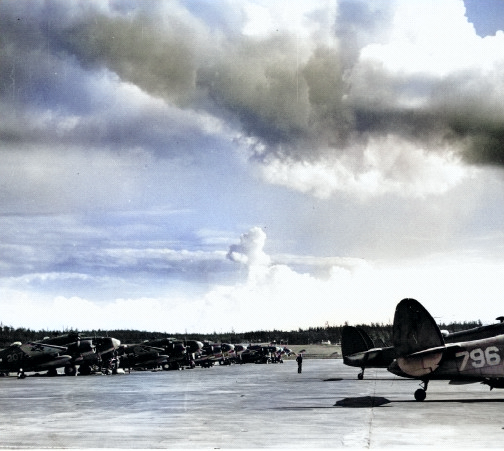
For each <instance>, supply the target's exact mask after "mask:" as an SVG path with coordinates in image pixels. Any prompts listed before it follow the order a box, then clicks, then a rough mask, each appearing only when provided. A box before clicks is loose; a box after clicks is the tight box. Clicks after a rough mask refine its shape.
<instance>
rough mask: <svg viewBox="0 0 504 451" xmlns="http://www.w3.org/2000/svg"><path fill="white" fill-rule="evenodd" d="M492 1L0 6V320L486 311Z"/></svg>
mask: <svg viewBox="0 0 504 451" xmlns="http://www.w3.org/2000/svg"><path fill="white" fill-rule="evenodd" d="M503 30H504V0H477V1H475V0H471V1H469V0H466V1H465V2H464V1H463V0H397V1H395V0H383V1H382V0H373V1H363V0H338V1H323V0H306V1H299V0H298V1H293V0H275V1H271V0H256V1H248V0H232V1H231V0H222V1H213V0H170V1H149V0H144V1H134V0H109V1H104V0H86V1H75V0H73V1H72V0H70V1H69V0H60V1H57V0H47V1H42V0H30V1H27V0H2V2H1V3H0V39H1V41H0V60H1V61H2V64H1V65H0V78H1V83H0V114H1V117H2V120H1V121H0V158H1V164H0V230H1V234H0V322H1V323H2V324H3V325H9V326H12V327H26V328H32V329H36V330H40V329H44V330H64V329H69V328H73V329H78V330H93V329H95V330H96V329H102V330H103V329H104V330H112V329H139V330H148V331H159V332H168V333H183V332H191V333H197V332H199V333H212V332H233V331H234V332H245V331H252V330H271V329H277V330H296V329H298V328H308V327H325V326H328V325H329V326H337V325H342V324H344V323H345V322H348V323H349V324H359V323H371V322H376V323H391V322H392V320H393V317H394V311H395V306H396V305H397V303H398V302H399V301H400V300H401V299H403V298H407V297H411V298H415V299H417V300H418V301H420V302H421V303H422V304H423V305H424V306H425V307H426V308H427V309H428V310H429V311H430V312H431V314H432V315H433V316H434V317H435V318H436V319H437V320H438V321H439V322H451V321H472V320H478V319H479V320H481V321H482V322H483V323H485V324H487V323H492V322H494V321H495V318H496V317H497V316H499V315H503V314H504V307H502V301H503V299H504V228H503V226H504V32H503Z"/></svg>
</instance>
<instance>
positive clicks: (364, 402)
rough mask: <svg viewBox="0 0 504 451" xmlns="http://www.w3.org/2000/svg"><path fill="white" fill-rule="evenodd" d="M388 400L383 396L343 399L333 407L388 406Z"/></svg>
mask: <svg viewBox="0 0 504 451" xmlns="http://www.w3.org/2000/svg"><path fill="white" fill-rule="evenodd" d="M389 403H390V400H388V399H387V398H384V397H383V396H360V397H357V398H343V399H341V400H339V401H337V402H336V404H334V407H381V406H383V405H385V404H389Z"/></svg>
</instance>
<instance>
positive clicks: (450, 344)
mask: <svg viewBox="0 0 504 451" xmlns="http://www.w3.org/2000/svg"><path fill="white" fill-rule="evenodd" d="M497 320H499V323H495V324H490V325H486V326H481V327H476V328H472V329H468V330H463V331H458V332H454V333H449V332H448V331H441V330H440V329H439V327H438V325H437V324H436V322H435V320H434V318H433V317H432V316H431V315H430V313H429V312H428V311H427V310H426V309H425V308H424V307H423V306H422V305H421V304H420V303H419V302H418V301H416V300H415V299H403V300H402V301H401V302H399V304H397V307H396V310H395V315H394V323H393V330H392V341H393V344H392V346H383V347H376V346H375V345H374V343H373V342H372V340H371V338H370V337H369V336H368V335H367V334H366V332H365V331H364V330H363V329H362V328H358V327H353V326H345V327H343V331H342V339H341V348H342V354H343V362H344V363H345V364H346V365H349V366H353V367H359V368H361V370H362V371H361V372H360V373H359V375H358V378H359V379H363V377H364V370H365V369H366V368H387V369H388V370H389V371H390V372H391V373H393V374H396V375H398V376H401V377H407V378H413V379H419V380H420V381H421V388H420V389H418V390H417V391H416V392H415V399H416V400H417V401H423V400H424V399H425V397H426V392H427V386H428V383H429V381H430V380H432V379H438V380H449V381H450V383H452V384H466V383H474V382H481V383H483V384H486V385H488V386H489V387H490V389H493V388H504V317H498V318H497ZM299 352H300V353H303V351H299ZM291 354H294V353H293V352H292V351H291V350H290V349H288V348H286V347H279V346H262V345H249V346H246V345H232V344H226V343H222V344H210V343H202V342H199V341H195V340H188V341H177V340H175V339H171V338H162V339H156V340H150V341H145V342H143V343H140V344H136V345H122V344H121V342H120V341H119V340H117V339H115V338H111V337H81V336H80V335H79V334H78V333H69V334H66V335H61V336H59V337H54V338H45V339H43V340H40V341H35V342H29V343H25V344H22V343H19V342H17V343H13V344H12V345H11V346H9V347H7V348H5V349H3V350H1V351H0V374H2V375H5V374H9V373H17V375H18V377H19V378H23V377H25V371H26V372H28V371H30V372H40V371H47V374H48V375H56V374H58V371H57V369H58V368H64V373H65V374H66V375H70V376H73V375H76V374H77V373H78V374H80V375H88V374H91V373H93V372H95V373H96V372H101V373H105V374H110V373H112V374H113V373H117V372H118V371H119V370H121V371H124V370H128V371H130V370H131V369H138V370H144V369H161V368H162V369H165V370H169V369H180V368H194V367H195V366H202V367H210V366H213V365H214V364H215V363H219V364H229V363H234V362H239V363H249V362H254V363H270V362H272V363H275V362H282V356H284V355H291Z"/></svg>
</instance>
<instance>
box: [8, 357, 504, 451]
mask: <svg viewBox="0 0 504 451" xmlns="http://www.w3.org/2000/svg"><path fill="white" fill-rule="evenodd" d="M358 372H359V370H358V369H356V368H349V367H346V366H344V365H343V363H342V361H341V360H307V359H305V361H304V365H303V373H302V374H298V373H297V367H296V363H295V362H294V361H286V362H285V363H284V364H276V365H255V364H247V365H241V366H240V365H233V366H216V367H213V368H210V369H202V368H196V369H194V370H185V371H169V372H134V373H131V374H124V375H116V376H87V377H84V376H78V377H64V376H61V377H55V378H49V377H28V378H26V379H24V380H18V379H16V378H15V377H8V378H0V387H1V388H0V403H1V410H0V440H1V444H0V448H47V447H50V448H80V449H82V448H206V449H210V448H326V447H330V448H344V447H352V448H410V447H420V448H425V447H427V446H428V447H437V448H453V449H459V448H461V447H471V448H488V447H493V448H502V447H503V444H504V390H493V391H489V389H488V387H486V386H483V385H481V384H470V385H462V386H453V385H448V383H447V382H444V381H432V382H430V384H429V389H428V392H427V399H426V400H425V401H424V402H423V403H419V402H416V401H414V398H413V392H414V391H415V389H416V388H418V387H417V386H418V382H417V381H411V380H405V379H400V378H397V377H395V376H392V375H391V374H390V373H388V372H387V371H386V370H366V374H365V379H364V380H362V381H359V380H357V373H358Z"/></svg>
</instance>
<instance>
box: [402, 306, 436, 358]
mask: <svg viewBox="0 0 504 451" xmlns="http://www.w3.org/2000/svg"><path fill="white" fill-rule="evenodd" d="M393 340H394V348H395V350H396V353H397V355H398V356H406V355H409V354H413V353H415V352H419V351H423V350H425V349H430V348H436V347H440V346H444V339H443V335H442V334H441V331H440V330H439V327H438V325H437V324H436V321H434V318H433V317H432V316H431V314H430V313H429V312H428V311H427V310H426V309H425V308H424V307H423V305H422V304H420V302H418V301H416V300H415V299H403V300H402V301H401V302H399V304H397V307H396V311H395V315H394V325H393Z"/></svg>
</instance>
